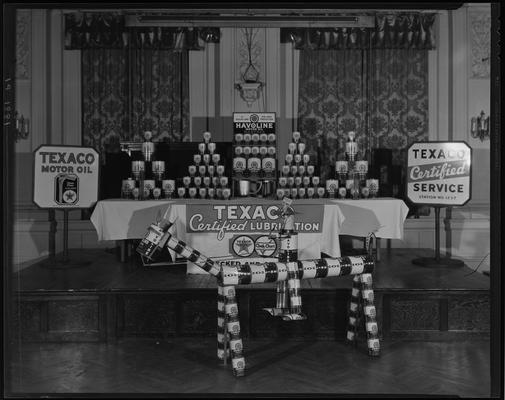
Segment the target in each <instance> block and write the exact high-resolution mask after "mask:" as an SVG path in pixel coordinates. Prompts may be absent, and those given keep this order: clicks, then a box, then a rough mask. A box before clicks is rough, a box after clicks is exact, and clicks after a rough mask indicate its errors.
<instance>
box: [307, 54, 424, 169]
mask: <svg viewBox="0 0 505 400" xmlns="http://www.w3.org/2000/svg"><path fill="white" fill-rule="evenodd" d="M427 57H428V55H427V52H426V51H419V50H372V51H365V50H328V51H310V50H304V51H302V52H300V73H299V98H298V126H299V129H300V131H301V132H302V135H303V137H304V138H305V140H306V141H307V151H309V152H311V153H312V154H314V156H315V155H316V154H318V155H319V158H320V165H321V166H322V172H321V175H322V176H323V177H324V178H328V177H329V176H328V174H331V173H332V171H333V167H334V165H335V161H336V160H337V159H343V157H344V149H345V141H346V140H347V133H348V132H349V131H355V132H356V140H357V142H358V146H359V149H360V154H359V157H367V156H368V155H367V154H366V153H365V152H366V151H369V150H371V149H373V148H377V147H385V148H390V149H393V157H394V162H395V164H400V160H401V159H402V157H403V156H404V152H405V150H406V148H407V147H408V146H409V145H410V144H411V143H412V142H414V141H417V140H427V139H428V62H427ZM318 147H319V148H318Z"/></svg>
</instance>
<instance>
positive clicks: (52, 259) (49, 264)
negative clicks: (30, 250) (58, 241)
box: [41, 208, 91, 269]
mask: <svg viewBox="0 0 505 400" xmlns="http://www.w3.org/2000/svg"><path fill="white" fill-rule="evenodd" d="M68 211H69V209H68V208H64V209H63V253H62V254H61V256H60V257H59V256H58V255H56V256H49V258H48V259H47V260H46V261H43V262H42V263H41V266H42V267H44V268H54V269H67V268H76V267H87V266H89V265H90V264H91V261H89V260H81V261H72V260H71V259H70V257H69V255H68Z"/></svg>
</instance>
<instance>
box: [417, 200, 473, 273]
mask: <svg viewBox="0 0 505 400" xmlns="http://www.w3.org/2000/svg"><path fill="white" fill-rule="evenodd" d="M433 208H434V209H435V257H420V258H414V259H413V260H412V264H415V265H419V266H421V267H462V266H463V265H465V264H464V262H463V261H461V260H456V259H454V258H449V257H444V258H441V257H440V209H441V208H442V206H439V205H436V206H433Z"/></svg>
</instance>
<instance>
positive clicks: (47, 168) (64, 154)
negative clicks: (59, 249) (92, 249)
mask: <svg viewBox="0 0 505 400" xmlns="http://www.w3.org/2000/svg"><path fill="white" fill-rule="evenodd" d="M33 155H34V161H33V168H34V169H33V177H34V178H33V202H34V203H35V204H36V205H37V206H38V207H40V208H41V209H54V210H56V209H60V210H63V253H62V254H59V255H57V256H56V255H55V254H54V253H55V251H54V236H55V233H56V225H57V222H56V219H53V217H52V216H51V218H50V219H51V230H50V233H51V237H50V239H49V241H50V243H49V247H50V249H49V252H50V253H49V257H48V259H47V260H45V261H43V262H42V263H41V266H43V267H47V268H57V269H58V268H60V269H67V268H73V267H85V266H88V265H90V264H91V261H87V260H82V257H81V256H78V257H75V258H76V259H78V260H79V261H72V260H70V257H69V252H68V213H69V211H70V210H80V209H85V208H89V207H91V206H92V205H93V204H95V203H96V201H97V199H98V180H99V179H98V178H99V176H100V155H99V154H98V152H97V151H96V150H95V149H93V148H92V147H83V146H66V145H57V146H54V145H42V146H40V147H38V148H37V149H36V150H35V151H34V153H33Z"/></svg>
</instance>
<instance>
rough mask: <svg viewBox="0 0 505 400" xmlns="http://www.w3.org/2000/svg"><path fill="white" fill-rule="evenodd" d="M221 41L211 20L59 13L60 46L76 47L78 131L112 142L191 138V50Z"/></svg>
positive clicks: (94, 142)
mask: <svg viewBox="0 0 505 400" xmlns="http://www.w3.org/2000/svg"><path fill="white" fill-rule="evenodd" d="M208 42H214V43H215V42H219V29H216V28H165V27H164V28H161V27H153V28H151V27H148V28H131V27H126V26H125V17H124V16H123V15H118V14H113V13H70V14H66V15H65V47H66V49H80V50H81V53H82V57H81V74H82V93H83V97H82V115H83V121H82V127H83V129H82V134H83V142H84V144H85V145H89V146H93V147H95V148H96V149H97V150H98V151H100V152H104V151H106V150H107V149H108V145H109V144H110V143H112V144H115V145H116V146H117V143H118V142H119V141H142V134H143V132H144V131H146V130H150V131H152V132H153V140H155V141H160V140H166V141H186V140H189V54H188V51H189V50H201V49H203V48H204V46H205V44H206V43H208Z"/></svg>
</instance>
